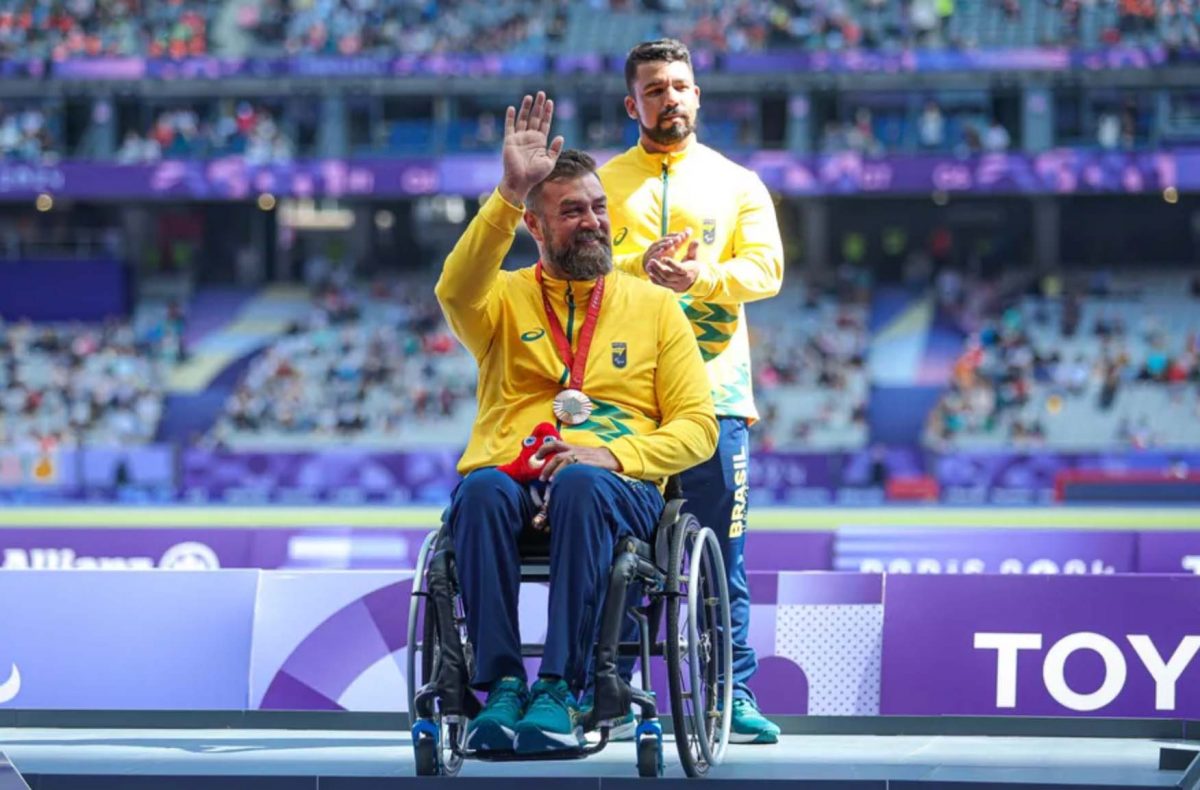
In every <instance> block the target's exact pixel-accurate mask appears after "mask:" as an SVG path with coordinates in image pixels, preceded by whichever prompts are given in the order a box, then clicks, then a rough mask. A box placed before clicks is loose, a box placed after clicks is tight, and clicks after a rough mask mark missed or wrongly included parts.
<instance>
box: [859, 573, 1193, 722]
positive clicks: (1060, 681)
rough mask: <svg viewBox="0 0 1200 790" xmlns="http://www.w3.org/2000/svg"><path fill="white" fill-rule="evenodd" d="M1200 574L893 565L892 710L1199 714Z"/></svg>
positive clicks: (888, 707)
mask: <svg viewBox="0 0 1200 790" xmlns="http://www.w3.org/2000/svg"><path fill="white" fill-rule="evenodd" d="M1198 650H1200V578H1196V577H1194V576H1122V575H1116V576H1028V575H1026V576H991V575H989V576H970V575H962V576H945V575H941V576H937V575H889V576H887V577H886V580H885V584H884V623H883V681H882V682H883V688H882V704H881V706H880V712H881V713H882V714H884V715H913V716H925V715H969V716H991V715H1004V716H1014V715H1016V716H1104V717H1137V718H1176V719H1178V718H1183V719H1195V718H1200V662H1198V661H1197V660H1196V654H1197V651H1198Z"/></svg>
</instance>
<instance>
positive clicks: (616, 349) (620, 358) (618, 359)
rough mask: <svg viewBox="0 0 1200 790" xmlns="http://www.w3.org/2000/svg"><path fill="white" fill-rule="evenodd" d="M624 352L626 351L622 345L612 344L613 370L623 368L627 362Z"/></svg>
mask: <svg viewBox="0 0 1200 790" xmlns="http://www.w3.org/2000/svg"><path fill="white" fill-rule="evenodd" d="M626 350H627V349H626V346H625V344H624V343H613V344H612V362H613V367H614V368H623V367H625V363H626V362H627V361H628V358H627V357H626V354H625V352H626Z"/></svg>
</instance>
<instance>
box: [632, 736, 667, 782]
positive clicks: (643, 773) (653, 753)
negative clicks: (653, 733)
mask: <svg viewBox="0 0 1200 790" xmlns="http://www.w3.org/2000/svg"><path fill="white" fill-rule="evenodd" d="M637 769H638V776H640V777H643V778H646V779H655V778H657V777H659V776H662V775H663V759H662V741H661V740H660V739H658V738H642V739H641V740H640V741H638V745H637Z"/></svg>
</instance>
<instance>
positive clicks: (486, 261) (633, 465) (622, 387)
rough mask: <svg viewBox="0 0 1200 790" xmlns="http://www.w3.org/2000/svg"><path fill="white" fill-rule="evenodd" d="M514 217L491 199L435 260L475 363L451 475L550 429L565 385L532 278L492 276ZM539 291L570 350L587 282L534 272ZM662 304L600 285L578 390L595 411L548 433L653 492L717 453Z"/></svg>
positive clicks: (684, 337)
mask: <svg viewBox="0 0 1200 790" xmlns="http://www.w3.org/2000/svg"><path fill="white" fill-rule="evenodd" d="M521 217H522V210H521V209H520V208H518V207H516V206H513V205H512V204H510V203H509V202H508V201H506V200H505V199H504V198H502V197H501V196H500V194H499V192H498V191H497V192H493V194H492V196H491V197H490V198H488V200H487V202H486V203H485V204H484V206H483V208H482V209H480V212H479V214H478V215H477V216H476V217H475V219H473V220H472V221H471V224H470V225H469V226H468V227H467V230H466V232H464V233H463V235H462V238H460V239H459V240H458V243H457V244H456V245H455V246H454V249H453V250H452V251H451V252H450V255H449V257H447V258H446V263H445V266H444V267H443V269H442V275H441V278H440V279H439V280H438V284H437V288H436V294H437V298H438V302H439V303H440V304H441V306H442V311H443V313H445V315H446V320H447V322H448V323H449V324H450V328H451V329H452V330H453V331H454V334H455V335H456V336H457V337H458V339H459V340H460V341H462V343H463V345H464V346H466V347H467V349H468V350H469V351H470V352H471V353H472V354H473V355H474V356H475V360H476V361H477V362H478V363H479V385H478V391H477V393H476V397H477V399H478V403H479V413H478V416H477V417H476V418H475V425H474V427H473V429H472V431H471V439H470V442H469V443H468V444H467V449H466V452H464V453H463V456H462V458H461V459H459V462H458V471H459V472H460V473H461V474H466V473H468V472H470V471H472V470H475V469H479V468H481V467H485V466H499V465H501V464H505V463H507V462H509V461H511V460H512V459H513V458H516V457H517V454H518V453H519V452H520V450H521V440H522V439H523V438H525V437H526V436H528V435H529V434H530V433H531V432H532V430H533V428H534V426H536V425H537V424H538V423H540V422H549V421H554V412H553V411H552V408H551V404H552V403H553V401H554V396H555V395H557V394H558V393H559V392H560V391H561V390H562V389H564V387H565V386H566V382H567V381H568V379H569V378H570V375H569V371H568V370H567V368H566V366H565V365H564V364H563V362H562V360H561V359H560V358H559V356H558V351H557V350H556V349H555V347H554V340H553V338H552V337H551V335H550V332H549V327H548V326H547V322H546V311H545V308H544V306H543V304H542V295H541V289H540V288H539V287H538V283H537V280H536V279H534V267H532V266H529V267H526V268H524V269H519V270H517V271H503V270H501V268H500V264H501V263H502V261H503V260H504V256H505V255H506V254H507V253H508V250H509V248H510V247H511V246H512V242H513V238H514V236H515V233H516V227H517V223H518V222H520V221H521ZM543 281H544V282H545V285H546V291H547V293H548V294H549V297H550V303H551V305H552V306H553V307H554V310H555V312H556V313H557V314H558V318H559V321H561V322H562V326H563V329H564V330H565V331H566V333H567V337H568V338H569V339H570V341H571V346H572V348H575V347H576V345H577V341H578V334H579V328H580V326H581V325H582V323H583V320H584V317H585V316H586V315H587V304H588V299H589V297H590V296H591V293H592V287H593V286H594V283H593V282H581V281H574V282H568V281H566V280H556V279H554V278H552V277H550V276H549V275H548V274H547V273H545V272H543ZM672 297H673V294H672V293H671V292H670V291H668V290H666V289H663V288H658V287H656V286H654V285H651V284H650V283H647V282H642V281H639V280H637V279H635V278H633V277H628V276H626V275H623V274H621V273H620V272H614V273H613V274H611V275H609V276H608V278H607V279H606V281H605V285H604V301H603V304H602V305H601V308H600V314H599V318H598V319H597V321H596V331H595V335H594V336H593V338H592V346H591V350H590V352H589V353H588V362H587V371H586V373H585V374H584V379H583V391H584V392H585V393H586V394H587V395H588V396H589V397H590V398H591V399H592V402H593V403H594V404H595V410H594V411H593V412H592V415H591V417H590V418H588V420H587V422H585V423H583V424H581V425H578V426H574V427H572V426H564V425H560V426H559V427H560V430H561V432H562V435H563V440H564V441H566V442H567V443H568V444H577V445H583V446H590V447H601V446H607V447H608V449H609V450H610V451H611V452H612V453H613V455H615V456H616V457H617V460H619V461H620V462H621V466H622V473H623V474H625V475H626V476H628V477H631V478H636V479H640V480H652V481H656V482H659V483H660V484H661V482H662V479H663V478H665V477H667V476H668V475H672V474H676V473H678V472H682V471H683V470H685V469H689V468H691V467H693V466H695V465H696V464H698V463H701V462H703V461H706V460H708V459H709V458H710V457H711V456H712V454H713V451H714V450H715V449H716V442H717V421H716V417H715V416H714V412H713V405H712V397H711V395H710V393H709V387H708V383H707V379H706V376H705V373H704V362H703V360H702V359H701V358H700V354H699V353H698V352H697V350H696V342H695V340H694V339H693V336H692V332H691V330H690V329H689V327H688V323H687V320H686V319H685V318H684V316H683V314H682V313H680V311H679V308H678V306H677V305H676V303H675V299H673V298H672Z"/></svg>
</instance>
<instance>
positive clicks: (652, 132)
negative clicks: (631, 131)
mask: <svg viewBox="0 0 1200 790" xmlns="http://www.w3.org/2000/svg"><path fill="white" fill-rule="evenodd" d="M668 115H675V116H677V117H678V118H679V119H680V120H681V121H683V125H682V126H678V125H676V124H671V125H670V126H668V127H667V128H665V129H664V128H663V127H661V126H659V124H661V123H662V122H663V120H664V118H665V116H668ZM638 125H639V126H641V127H642V133H643V134H645V135H646V136H647V137H649V138H650V139H651V140H653V141H654V142H656V143H658V144H659V145H674V144H675V143H680V142H683V141H684V140H686V139H687V137H688V135H690V134H691V133H692V132H694V131H696V125H695V124H694V123H693V122H692V119H691V118H688V117H687V115H685V114H683V113H671V112H669V113H664V114H663V115H662V116H659V118H658V120H657V121H656V122H655V124H654V126H646V125H645V124H644V123H642V122H641V120H638Z"/></svg>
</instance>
